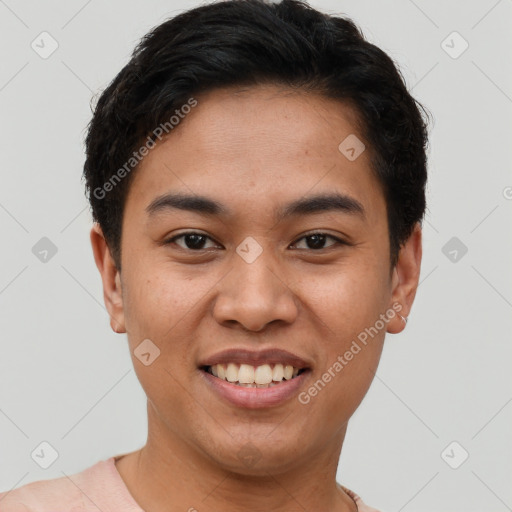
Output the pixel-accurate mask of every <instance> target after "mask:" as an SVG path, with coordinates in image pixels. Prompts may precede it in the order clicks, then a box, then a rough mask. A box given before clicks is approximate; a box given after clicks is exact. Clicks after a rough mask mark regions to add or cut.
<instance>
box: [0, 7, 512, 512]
mask: <svg viewBox="0 0 512 512" xmlns="http://www.w3.org/2000/svg"><path fill="white" fill-rule="evenodd" d="M195 5H198V3H197V2H193V1H190V2H187V1H176V2H172V3H171V2H169V1H167V2H166V1H157V0H152V1H144V2H134V1H123V0H115V1H110V2H101V1H99V0H90V1H88V2H87V1H85V0H73V1H69V0H68V1H66V2H63V1H61V2H56V1H45V2H36V1H35V0H30V1H28V0H25V1H17V0H5V1H3V0H0V34H1V36H0V37H1V45H0V62H1V63H2V65H1V69H0V109H1V125H0V130H1V131H0V148H1V165H0V172H1V187H0V229H1V243H2V251H1V261H2V264H1V267H0V312H1V319H0V329H1V333H2V339H1V357H0V490H3V491H4V490H8V489H11V488H14V487H18V486H20V485H23V484H26V483H28V482H31V481H35V480H40V479H48V478H55V477H59V476H63V474H65V475H71V474H73V473H74V472H78V471H81V470H83V469H85V468H86V467H89V466H91V465H92V464H94V463H95V462H97V461H98V460H100V459H106V458H108V457H110V456H112V455H116V454H119V453H124V452H127V451H132V450H134V449H136V448H138V447H140V446H142V445H143V443H144V442H145V438H146V410H145V396H144V394H143V392H142V389H141V388H140V385H139V384H138V381H137V379H136V376H135V374H134V371H133V370H132V364H131V360H130V357H129V352H128V348H127V341H126V337H125V335H116V334H114V333H113V332H112V331H111V330H110V326H109V322H108V315H107V313H106V310H105V308H104V305H103V294H102V288H101V281H100V277H99V273H98V271H97V269H96V267H95V264H94V260H93V257H92V251H91V248H90V243H89V229H90V226H91V222H92V221H91V217H90V214H89V211H88V207H87V203H86V199H85V197H84V192H83V186H82V183H81V181H80V176H81V170H82V165H83V160H84V155H83V137H84V134H85V127H86V124H87V122H88V121H89V119H90V106H89V104H90V100H91V98H92V96H93V95H94V94H97V93H98V92H99V91H101V90H102V89H103V88H104V87H105V86H106V85H107V84H108V82H109V81H110V80H111V79H112V78H113V77H114V75H115V74H116V73H117V72H118V71H119V70H120V69H121V67H122V66H123V65H124V64H125V63H126V62H127V60H128V58H129V55H130V53H131V51H132V49H133V47H134V45H135V44H136V42H137V41H138V40H139V38H140V37H141V36H142V35H143V34H145V33H146V32H147V31H148V30H149V29H150V28H152V27H153V26H154V25H156V24H158V23H160V22H162V21H163V20H164V19H166V18H167V17H169V16H172V15H174V14H176V13H177V12H179V11H181V10H183V9H186V8H190V7H193V6H195ZM311 5H313V6H314V7H317V8H320V9H321V10H324V11H327V12H330V13H345V14H346V15H348V16H349V17H351V18H353V19H354V20H355V21H356V23H358V24H359V25H360V26H361V27H362V29H363V31H364V33H365V35H366V36H367V37H368V38H369V39H370V40H371V41H372V42H374V43H375V44H377V45H379V46H380V47H381V48H382V49H384V50H385V51H387V52H388V53H389V54H390V55H391V56H392V57H393V58H394V59H395V60H396V62H398V63H399V65H400V67H401V69H402V72H403V74H404V76H405V78H406V81H407V84H408V86H409V87H410V88H412V92H413V95H414V96H415V97H416V98H417V99H418V100H419V101H421V102H423V103H424V104H425V105H426V106H427V107H428V108H429V109H430V110H431V112H432V113H433V115H434V117H435V124H434V126H433V128H432V131H431V147H432V149H431V152H430V155H429V158H430V165H429V170H430V176H429V186H428V205H429V211H428V214H427V217H426V221H425V223H424V230H423V235H424V257H423V263H422V274H421V284H420V287H419V289H418V294H417V298H416V301H415V304H414V306H413V310H412V314H411V316H410V319H409V323H408V325H407V328H406V329H405V331H404V332H403V333H401V334H399V335H388V336H387V339H386V344H385V348H384V353H383V357H382V361H381V364H380V367H379V370H378V373H377V377H376V379H375V381H374V383H373V385H372V387H371V389H370V391H369V393H368V395H367V397H366V398H365V400H364V401H363V403H362V405H361V407H360V408H359V409H358V411H357V412H356V414H355V415H354V417H353V419H352V421H351V423H350V425H349V429H348V434H347V437H346V441H345V446H344V449H343V455H342V458H341V462H340V466H339V473H338V479H339V481H341V482H342V483H343V484H344V485H346V486H347V487H349V488H351V489H353V490H354V491H355V492H357V493H358V494H360V495H361V496H362V497H363V499H364V500H365V501H366V502H367V503H368V504H370V505H373V506H375V507H377V508H379V509H381V510H383V511H386V512H390V511H401V510H404V511H413V510H414V511H433V510H435V511H441V510H443V511H445V510H452V511H465V512H467V511H477V510H478V511H481V510H485V511H487V512H490V511H497V512H501V511H505V510H512V508H511V507H512V487H511V485H510V482H511V476H512V453H511V452H512V450H511V445H512V436H511V435H510V432H511V428H510V427H511V424H512V404H511V403H510V402H511V401H512V386H511V378H510V361H511V360H512V357H511V356H512V348H511V343H510V341H511V339H510V338H511V337H510V333H511V326H512V315H511V312H512V270H511V265H510V261H511V259H510V256H511V253H512V241H511V236H510V234H511V233H512V231H511V224H512V215H511V213H512V200H511V198H512V175H511V172H510V171H511V169H510V163H511V158H510V147H511V141H512V138H511V135H512V133H511V132H512V129H511V125H512V116H511V112H512V67H511V62H510V48H512V30H511V29H512V26H511V25H512V0H500V1H496V0H485V1H484V0H482V1H471V2H454V1H451V2H446V1H441V0H436V1H429V2H427V1H424V0H423V1H421V0H416V1H406V0H401V1H376V0H375V1H361V0H359V1H357V0H353V1H339V0H336V1H334V0H333V1H330V0H317V1H312V2H311ZM43 31H47V32H49V33H50V34H51V36H52V37H53V38H54V39H55V40H56V41H57V42H58V45H59V46H58V49H57V50H56V51H55V52H54V53H53V54H52V55H51V56H49V57H48V58H47V59H43V58H41V57H40V55H39V54H38V53H36V52H35V51H34V50H33V49H32V47H31V42H32V41H33V40H36V43H37V41H39V44H40V45H42V43H41V42H40V38H39V39H38V36H39V34H40V33H41V32H43ZM453 31H457V32H458V33H459V34H460V36H461V37H462V38H464V40H466V41H467V42H468V43H469V47H468V49H467V50H466V51H465V52H464V53H462V54H461V55H456V54H458V53H459V52H460V50H461V49H462V48H463V46H462V44H463V41H462V40H461V39H460V38H459V36H456V35H455V36H453V35H452V36H450V34H451V33H452V32H453ZM448 36H450V37H448ZM447 37H448V39H447ZM445 40H446V42H445V43H443V41H445ZM450 47H451V48H450ZM45 48H46V49H48V48H50V45H49V40H46V43H45ZM445 50H448V52H451V54H452V55H451V56H450V55H449V54H448V53H447V51H445ZM454 56H457V58H454ZM43 237H47V238H49V239H50V240H51V241H52V243H53V244H55V246H56V248H57V252H56V254H55V255H53V256H51V252H50V253H49V254H48V256H47V261H46V262H42V261H40V259H39V258H38V257H36V255H35V254H34V252H33V250H32V248H33V247H34V246H35V245H36V244H37V243H38V242H39V241H40V239H41V238H43ZM453 237H456V240H452V238H453ZM40 243H42V244H44V243H45V242H40ZM46 243H47V242H46ZM447 244H448V245H447ZM462 244H464V246H465V247H467V253H466V254H463V246H462ZM36 247H39V246H36ZM454 250H455V251H457V253H455V252H453V251H454ZM35 252H37V251H35ZM455 256H456V257H455ZM454 258H455V260H454ZM43 441H46V442H48V443H50V444H51V445H52V446H53V447H54V448H55V449H56V450H57V452H58V458H57V460H56V461H55V462H54V463H53V464H52V465H51V466H50V467H49V468H48V469H42V468H40V467H39V465H38V464H36V462H35V461H34V460H33V459H32V458H31V453H32V452H33V451H34V450H35V449H36V448H38V447H39V445H40V443H41V442H43ZM453 441H456V442H457V443H458V444H457V445H455V447H453V445H452V447H451V448H449V449H448V450H447V452H444V453H445V455H444V456H442V455H441V454H442V453H443V451H444V450H445V448H446V447H447V446H448V445H449V444H450V443H452V442H453ZM452 448H453V450H452ZM463 450H465V451H467V452H468V453H469V458H468V459H467V460H466V461H465V462H464V463H462V465H460V466H459V467H458V469H453V468H452V467H450V466H449V465H448V463H447V462H450V464H451V465H452V466H456V465H458V464H460V462H461V461H462V458H463V457H462V456H463V454H464V451H463ZM0 508H1V503H0Z"/></svg>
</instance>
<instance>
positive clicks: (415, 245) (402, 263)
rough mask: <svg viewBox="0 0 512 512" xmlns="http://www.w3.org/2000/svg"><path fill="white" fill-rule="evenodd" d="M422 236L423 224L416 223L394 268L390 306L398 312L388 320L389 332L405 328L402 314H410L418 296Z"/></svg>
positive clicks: (396, 331) (392, 332) (406, 315)
mask: <svg viewBox="0 0 512 512" xmlns="http://www.w3.org/2000/svg"><path fill="white" fill-rule="evenodd" d="M421 236H422V231H421V226H420V224H419V223H416V225H415V227H414V230H413V232H412V234H411V236H410V237H409V239H408V240H407V241H406V242H405V244H404V245H403V246H402V248H401V249H400V253H399V256H398V262H397V264H396V266H395V268H394V269H393V275H392V284H391V288H392V294H391V302H390V304H389V308H391V309H392V310H393V311H396V312H397V314H396V316H395V317H394V318H393V319H391V320H390V321H389V322H388V327H387V332H389V333H391V334H396V333H399V332H402V331H403V330H404V329H405V322H404V321H403V320H402V319H401V318H400V315H402V316H403V317H405V318H407V317H408V316H409V313H410V311H411V308H412V303H413V302H414V297H415V296H416V290H417V289H418V283H419V278H420V267H421V256H422V243H421ZM399 304H400V306H401V308H400V306H399ZM393 305H394V307H393ZM399 308H400V309H399Z"/></svg>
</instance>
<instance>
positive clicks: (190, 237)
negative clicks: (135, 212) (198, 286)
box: [163, 231, 349, 251]
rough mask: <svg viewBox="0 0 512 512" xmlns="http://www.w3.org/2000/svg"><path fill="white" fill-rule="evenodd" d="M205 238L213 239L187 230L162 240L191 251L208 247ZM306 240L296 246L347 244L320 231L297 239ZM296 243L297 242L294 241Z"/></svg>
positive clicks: (323, 247) (321, 246) (308, 247)
mask: <svg viewBox="0 0 512 512" xmlns="http://www.w3.org/2000/svg"><path fill="white" fill-rule="evenodd" d="M328 238H330V239H331V240H334V243H333V244H331V245H328V246H327V247H325V246H324V244H325V242H326V240H327V239H328ZM180 239H183V243H184V245H181V244H179V243H177V242H176V241H177V240H180ZM207 240H211V241H213V239H212V238H210V237H209V236H208V235H205V234H204V233H197V232H195V231H188V232H186V233H181V234H179V235H176V236H174V237H172V238H170V239H168V240H166V241H165V242H163V244H164V245H169V244H172V243H176V245H178V246H179V247H181V248H182V249H185V250H187V249H188V250H192V251H202V250H205V249H208V247H205V243H206V241H207ZM301 240H306V247H298V248H299V249H312V250H315V251H318V250H322V249H328V248H329V247H332V246H333V245H336V243H338V244H341V245H349V244H348V243H347V242H345V241H344V240H341V239H340V238H337V237H335V236H332V235H328V234H327V233H322V232H320V231H318V232H314V233H309V234H307V235H305V236H303V237H302V238H299V240H298V241H301ZM295 244H297V242H295ZM214 246H215V245H214Z"/></svg>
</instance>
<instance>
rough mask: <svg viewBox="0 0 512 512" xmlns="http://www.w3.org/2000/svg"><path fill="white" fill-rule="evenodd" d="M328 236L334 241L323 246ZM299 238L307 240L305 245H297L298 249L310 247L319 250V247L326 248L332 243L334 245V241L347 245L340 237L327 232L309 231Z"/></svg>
mask: <svg viewBox="0 0 512 512" xmlns="http://www.w3.org/2000/svg"><path fill="white" fill-rule="evenodd" d="M328 238H330V239H331V240H334V241H335V243H333V244H331V245H328V246H327V247H325V242H326V240H327V239H328ZM300 240H307V242H306V247H299V249H312V250H321V249H328V248H329V247H332V246H333V245H336V243H339V244H342V245H347V244H346V242H344V241H343V240H341V239H340V238H337V237H335V236H332V235H328V234H327V233H320V232H318V233H310V234H308V235H306V236H303V237H302V238H300V239H299V241H300Z"/></svg>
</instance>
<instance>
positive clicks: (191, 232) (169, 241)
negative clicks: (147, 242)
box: [163, 231, 351, 253]
mask: <svg viewBox="0 0 512 512" xmlns="http://www.w3.org/2000/svg"><path fill="white" fill-rule="evenodd" d="M187 235H199V236H203V237H205V238H208V239H210V240H212V241H214V242H215V240H213V238H211V237H209V236H208V235H205V234H204V233H197V232H196V231H187V232H185V233H180V234H179V235H176V236H173V237H172V238H169V239H168V240H165V241H164V242H163V245H170V244H172V243H174V242H175V241H176V240H178V239H179V238H183V237H186V236H187ZM315 235H325V236H326V237H327V238H331V239H333V240H335V241H336V242H337V243H338V245H351V244H349V243H348V242H345V241H344V240H342V239H341V238H338V237H335V236H333V235H329V234H328V233H324V232H322V231H314V232H312V233H307V234H305V235H302V236H301V237H300V238H298V239H297V241H296V242H294V243H293V245H295V244H296V243H297V242H299V241H300V240H302V239H304V238H308V237H310V236H315ZM216 243H217V242H216ZM335 245H336V244H333V245H330V246H329V247H323V248H321V249H306V250H309V251H313V252H320V251H323V250H326V249H330V248H331V247H333V246H335ZM178 247H180V249H183V250H185V251H190V252H197V253H199V252H201V251H207V250H208V248H207V249H189V248H184V247H181V246H178ZM299 250H304V249H299Z"/></svg>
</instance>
